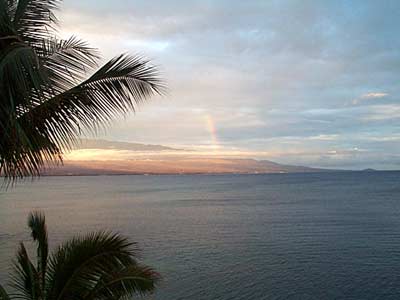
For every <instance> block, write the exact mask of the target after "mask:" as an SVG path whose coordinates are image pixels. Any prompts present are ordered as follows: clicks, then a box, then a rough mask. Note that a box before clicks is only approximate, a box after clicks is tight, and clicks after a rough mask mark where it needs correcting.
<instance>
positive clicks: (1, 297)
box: [0, 284, 11, 300]
mask: <svg viewBox="0 0 400 300" xmlns="http://www.w3.org/2000/svg"><path fill="white" fill-rule="evenodd" d="M0 300H11V298H10V296H9V295H8V293H7V292H6V290H5V289H4V288H3V286H2V285H1V284H0Z"/></svg>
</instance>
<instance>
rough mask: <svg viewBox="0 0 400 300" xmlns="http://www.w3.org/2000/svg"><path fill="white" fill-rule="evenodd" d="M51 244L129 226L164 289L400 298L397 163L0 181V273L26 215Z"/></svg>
mask: <svg viewBox="0 0 400 300" xmlns="http://www.w3.org/2000/svg"><path fill="white" fill-rule="evenodd" d="M32 209H42V210H44V211H45V212H46V216H47V219H48V226H49V231H50V238H51V243H52V245H53V246H54V245H56V244H57V243H59V242H61V241H63V240H64V239H66V238H68V237H71V236H72V235H74V234H77V233H84V232H88V231H93V230H98V229H112V230H117V231H120V232H122V233H124V234H126V235H128V236H129V237H131V238H132V239H134V240H136V241H137V242H139V244H140V246H141V247H142V249H143V250H144V252H143V259H144V260H145V262H146V263H148V264H150V265H152V266H154V267H155V268H156V269H158V270H159V271H160V272H161V273H162V275H163V277H164V280H163V283H162V287H161V288H160V289H159V292H158V293H157V295H156V297H155V298H156V299H174V300H183V299H185V300H186V299H193V300H196V299H199V300H200V299H204V300H206V299H207V300H209V299H221V300H228V299H246V300H253V299H254V300H258V299H399V298H400V173H398V172H376V173H375V172H371V173H368V172H364V173H361V172H354V173H330V174H328V173H326V174H276V175H227V176H200V175H199V176H98V177H45V178H42V179H41V180H40V181H36V182H33V183H30V182H29V183H25V184H23V185H19V186H17V187H16V188H14V189H11V190H8V191H6V192H4V191H1V192H0V222H1V223H0V280H1V281H6V280H7V275H8V274H7V273H8V269H9V267H10V258H11V257H12V256H13V254H14V253H15V249H16V247H17V243H18V241H21V240H29V235H28V231H27V229H26V226H25V224H26V217H27V214H28V212H29V211H31V210H32Z"/></svg>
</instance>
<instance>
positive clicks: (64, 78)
mask: <svg viewBox="0 0 400 300" xmlns="http://www.w3.org/2000/svg"><path fill="white" fill-rule="evenodd" d="M39 57H40V59H41V60H42V61H43V66H44V68H45V70H46V72H47V73H48V77H49V79H50V81H51V89H52V90H53V92H54V93H56V94H59V93H62V92H65V91H66V90H68V89H70V88H72V87H74V86H75V85H77V84H79V83H80V82H82V81H83V80H84V78H85V76H86V74H87V73H88V72H91V71H92V70H93V69H94V68H95V67H96V66H97V62H98V60H99V58H100V55H99V53H98V51H97V49H94V48H91V47H89V46H88V44H87V43H86V42H85V41H82V40H80V39H78V38H77V37H74V36H72V37H70V38H69V39H67V40H57V39H55V38H54V39H49V40H44V41H43V45H42V51H41V52H40V54H39Z"/></svg>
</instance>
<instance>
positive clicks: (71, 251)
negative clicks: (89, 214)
mask: <svg viewBox="0 0 400 300" xmlns="http://www.w3.org/2000/svg"><path fill="white" fill-rule="evenodd" d="M134 246H135V244H134V243H131V242H129V241H128V240H127V239H125V238H123V237H121V236H120V235H118V234H110V233H105V232H99V233H93V234H89V235H86V236H83V237H77V238H74V239H72V240H71V241H69V242H67V243H65V244H64V245H62V246H60V247H59V248H58V249H57V251H56V252H55V254H54V255H53V256H52V257H51V259H50V262H49V266H48V272H47V287H46V294H47V296H48V298H49V299H55V300H63V299H76V298H77V297H79V296H82V295H86V294H88V293H89V292H90V291H91V290H92V289H93V288H94V287H95V286H96V283H97V282H98V280H99V279H100V278H101V277H102V276H103V275H104V274H108V273H112V272H114V271H115V270H120V269H122V268H125V267H128V266H130V265H135V264H136V260H135V257H136V256H137V254H138V250H137V248H136V247H134Z"/></svg>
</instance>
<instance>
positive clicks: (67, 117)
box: [21, 55, 164, 149]
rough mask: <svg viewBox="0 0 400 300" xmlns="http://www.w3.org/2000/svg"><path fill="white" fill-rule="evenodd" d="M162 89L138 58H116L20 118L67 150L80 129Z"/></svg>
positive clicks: (93, 125)
mask: <svg viewBox="0 0 400 300" xmlns="http://www.w3.org/2000/svg"><path fill="white" fill-rule="evenodd" d="M163 89H164V86H163V84H162V82H161V80H160V79H159V77H158V73H157V71H156V69H155V67H154V66H151V65H149V62H148V61H146V60H143V59H142V58H140V57H131V56H128V55H121V56H118V57H116V58H114V59H112V60H111V61H109V62H108V63H106V64H105V65H104V66H103V67H102V68H100V69H99V70H98V71H97V72H96V73H94V74H93V75H92V76H91V77H90V78H89V79H87V80H86V81H84V82H83V83H81V84H79V85H77V86H75V87H73V88H71V89H69V90H68V91H66V92H64V93H61V94H59V95H57V96H55V97H53V98H51V99H49V100H48V101H46V102H44V103H42V104H40V105H38V106H36V107H35V108H33V109H31V110H29V111H28V112H26V113H24V114H23V115H22V116H21V119H23V120H26V121H27V123H29V124H32V125H34V126H35V127H36V128H37V130H38V131H39V132H40V134H41V135H43V136H45V137H47V138H48V139H49V140H50V141H52V142H54V143H55V144H56V145H57V146H58V147H60V148H67V149H69V148H70V147H71V145H73V144H74V142H75V141H76V139H77V138H78V137H79V135H80V133H81V127H82V126H83V127H84V128H87V129H93V128H94V129H96V125H101V124H107V122H108V121H110V120H112V119H113V116H114V115H115V114H117V113H121V114H126V112H127V111H128V110H132V109H133V110H135V107H136V105H137V104H139V103H141V102H143V101H144V100H145V99H147V98H149V97H150V96H152V95H154V94H162V92H163Z"/></svg>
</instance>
